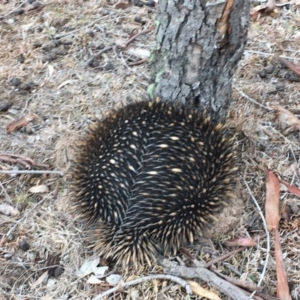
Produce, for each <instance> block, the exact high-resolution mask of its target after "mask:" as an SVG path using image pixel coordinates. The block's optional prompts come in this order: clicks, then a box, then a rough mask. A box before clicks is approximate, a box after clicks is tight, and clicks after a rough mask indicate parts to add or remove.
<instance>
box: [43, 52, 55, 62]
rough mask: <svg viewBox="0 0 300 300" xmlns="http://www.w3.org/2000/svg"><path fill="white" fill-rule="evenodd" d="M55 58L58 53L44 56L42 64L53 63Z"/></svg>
mask: <svg viewBox="0 0 300 300" xmlns="http://www.w3.org/2000/svg"><path fill="white" fill-rule="evenodd" d="M55 58H56V53H55V52H50V53H49V54H47V55H44V56H43V58H42V62H43V63H46V62H50V61H53V60H54V59H55Z"/></svg>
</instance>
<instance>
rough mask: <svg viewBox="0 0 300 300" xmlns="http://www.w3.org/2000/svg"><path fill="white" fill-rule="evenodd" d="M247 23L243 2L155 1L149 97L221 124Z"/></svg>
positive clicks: (240, 0)
mask: <svg viewBox="0 0 300 300" xmlns="http://www.w3.org/2000/svg"><path fill="white" fill-rule="evenodd" d="M248 23H249V2H248V0H211V1H206V0H161V1H159V4H158V14H157V29H156V42H157V46H156V49H155V51H154V53H153V56H152V71H153V75H152V82H153V84H151V85H149V87H148V93H149V95H150V97H151V98H156V97H159V98H161V99H163V100H169V101H178V102H181V103H187V104H189V105H193V106H194V105H196V106H200V107H201V108H205V109H207V110H208V111H209V112H210V113H211V115H212V116H213V117H216V118H219V119H221V120H224V118H225V116H226V112H227V110H228V108H229V105H230V102H231V85H232V77H233V74H234V71H235V69H236V66H237V63H238V62H239V60H240V59H241V57H242V54H243V50H244V47H245V44H246V39H247V31H248V25H249V24H248Z"/></svg>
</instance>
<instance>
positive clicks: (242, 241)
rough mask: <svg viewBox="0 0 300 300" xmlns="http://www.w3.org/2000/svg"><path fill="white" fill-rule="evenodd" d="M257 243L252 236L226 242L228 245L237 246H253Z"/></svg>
mask: <svg viewBox="0 0 300 300" xmlns="http://www.w3.org/2000/svg"><path fill="white" fill-rule="evenodd" d="M256 244H257V243H256V242H255V241H254V240H253V239H251V238H238V239H234V240H231V241H226V242H225V245H226V246H227V247H235V246H242V247H253V246H256Z"/></svg>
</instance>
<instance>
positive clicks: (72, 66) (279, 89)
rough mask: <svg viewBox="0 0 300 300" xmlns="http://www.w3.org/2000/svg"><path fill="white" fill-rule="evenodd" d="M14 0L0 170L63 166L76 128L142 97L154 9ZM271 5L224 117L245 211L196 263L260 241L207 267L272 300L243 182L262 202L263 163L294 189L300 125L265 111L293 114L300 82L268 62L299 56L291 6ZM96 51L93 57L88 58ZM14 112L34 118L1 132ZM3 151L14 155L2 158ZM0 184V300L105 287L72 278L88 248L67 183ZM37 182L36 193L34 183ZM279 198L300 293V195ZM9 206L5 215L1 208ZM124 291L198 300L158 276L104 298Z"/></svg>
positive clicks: (1, 88) (90, 293) (19, 178)
mask: <svg viewBox="0 0 300 300" xmlns="http://www.w3.org/2000/svg"><path fill="white" fill-rule="evenodd" d="M22 2H26V1H2V2H1V4H0V15H1V17H3V18H1V19H0V35H1V43H0V143H1V144H0V145H1V146H0V155H1V156H0V169H1V170H11V169H14V170H24V169H25V170H26V169H28V167H30V166H31V169H34V170H41V169H46V168H47V167H48V169H49V170H57V171H63V172H64V171H65V170H66V168H67V167H68V158H69V157H71V156H72V152H71V149H70V147H69V145H72V144H73V143H74V139H76V135H77V136H78V135H80V134H82V132H83V131H82V130H83V129H84V128H86V126H87V125H88V124H89V123H91V122H93V121H95V120H96V119H98V118H101V117H102V116H103V114H105V112H106V111H107V110H108V109H110V108H112V107H116V106H118V105H123V104H125V103H128V102H131V101H138V100H140V99H143V98H144V97H145V90H146V88H147V85H148V82H149V79H150V71H149V64H148V62H147V60H146V59H145V55H147V53H149V52H150V51H151V49H152V48H153V47H154V45H155V42H154V20H155V8H152V7H147V6H144V7H137V6H130V7H128V8H126V9H116V8H115V7H114V6H113V5H114V3H113V2H110V1H103V0H90V1H83V0H57V1H54V0H53V1H41V2H36V1H28V2H26V4H25V5H24V6H22V7H19V8H17V7H18V5H20V4H21V3H22ZM29 2H32V3H31V4H29ZM37 3H38V4H37ZM277 10H278V11H277V14H275V15H273V16H263V17H262V18H261V19H260V20H259V21H257V22H252V24H251V28H250V32H249V42H248V45H247V49H246V51H245V54H244V57H243V60H242V61H241V62H240V64H239V68H238V70H237V72H236V75H235V79H234V87H233V97H234V102H233V103H232V107H231V111H230V114H229V123H230V124H231V125H232V127H233V126H234V127H236V128H237V132H238V138H237V143H239V144H240V149H241V150H243V151H242V155H241V162H242V165H243V173H242V174H241V185H242V190H243V192H242V194H243V199H244V202H245V210H243V213H242V215H241V216H240V218H239V220H238V222H237V223H235V225H234V227H233V229H232V228H231V229H230V230H228V232H227V233H225V232H223V234H222V235H219V237H218V239H215V240H214V244H213V245H212V246H211V247H210V249H212V248H213V249H214V250H213V251H210V252H205V251H202V252H200V253H199V254H197V258H198V259H199V260H204V261H209V260H210V259H212V258H214V257H218V256H221V255H223V254H225V253H227V252H229V251H231V250H232V249H230V248H226V247H225V246H224V244H223V242H224V241H225V240H228V239H231V238H236V237H243V236H247V234H251V235H258V236H261V238H260V239H259V242H258V245H257V246H255V247H250V248H247V249H245V250H244V251H243V252H240V253H238V254H235V255H234V256H231V257H230V258H229V259H227V260H226V261H223V262H220V263H217V264H215V265H214V269H215V270H217V271H218V272H220V273H223V274H225V275H227V276H230V277H232V278H239V279H243V280H247V281H253V282H254V283H257V282H258V281H259V280H260V278H261V277H263V278H262V280H263V281H262V286H263V287H264V291H265V292H268V293H269V294H270V295H272V296H275V295H276V276H275V275H276V274H275V261H274V258H273V257H274V248H273V244H271V257H270V258H269V260H268V261H267V262H266V240H265V237H264V232H265V231H264V227H263V225H262V221H261V218H260V215H259V212H258V210H257V208H256V206H255V204H254V202H253V199H252V197H251V196H250V191H249V190H248V189H247V188H246V186H245V184H244V180H245V182H247V183H248V185H249V187H250V190H251V193H252V195H253V197H254V198H255V199H256V200H257V202H258V203H259V205H260V207H261V208H263V203H264V199H265V178H264V167H268V168H269V169H271V170H273V171H274V172H276V174H277V175H278V176H279V177H280V178H282V179H283V180H285V181H287V182H289V183H290V184H293V185H295V186H300V178H299V176H300V174H299V170H300V169H299V157H300V142H299V141H300V133H299V127H298V130H297V128H296V129H295V128H294V130H287V126H288V122H289V120H288V119H285V118H283V117H281V118H279V119H278V118H276V114H275V110H274V109H273V108H272V105H274V104H275V105H282V106H284V107H285V108H286V109H288V110H289V111H291V112H293V113H294V114H295V115H297V114H298V115H299V114H300V105H299V90H300V83H299V81H300V79H299V77H298V76H295V75H294V74H293V72H292V71H291V70H289V69H287V68H285V67H283V66H282V65H281V64H279V63H278V62H276V61H274V59H273V58H272V56H273V54H275V53H276V54H280V55H282V56H284V57H287V58H290V59H292V60H293V61H294V62H295V63H300V51H298V50H299V45H300V34H299V24H300V23H299V21H300V11H299V8H298V7H297V6H296V5H295V4H291V2H289V3H288V4H286V5H283V6H280V7H278V8H277ZM144 29H150V32H149V33H145V34H143V35H141V36H139V37H138V38H137V39H136V40H134V41H133V42H132V43H131V44H130V47H129V48H127V49H125V50H121V49H120V48H116V47H112V48H107V49H105V48H106V47H110V46H113V45H115V44H118V45H120V44H122V43H125V42H126V41H128V40H129V38H130V36H131V35H132V34H135V33H137V32H140V31H142V30H144ZM103 49H105V50H103ZM101 50H103V51H102V54H101V55H99V57H95V58H94V59H93V60H90V58H91V57H93V56H94V55H95V54H96V53H98V52H99V51H101ZM23 116H26V117H27V118H33V120H32V121H31V122H29V123H28V124H27V125H26V126H23V127H22V128H21V129H17V130H15V131H13V132H11V133H7V130H6V126H7V125H9V124H11V123H12V122H13V121H14V120H18V119H20V118H21V117H23ZM17 125H18V124H17ZM8 128H9V129H10V128H11V127H8ZM4 154H10V155H19V157H14V156H10V157H9V159H8V156H3V155H4ZM28 158H30V159H31V160H33V161H31V160H29V159H28ZM0 183H1V184H0V203H1V204H5V205H6V208H4V209H3V208H2V211H1V213H0V237H2V240H1V242H0V299H92V298H93V297H94V296H96V295H97V294H99V293H100V292H101V291H104V290H106V289H108V288H109V287H110V286H109V284H108V283H105V278H104V279H103V281H104V283H102V284H89V283H88V282H87V280H88V278H89V276H86V277H83V278H80V277H78V276H77V273H76V271H77V270H78V269H79V268H80V267H81V266H82V264H83V262H84V261H85V260H86V259H87V258H91V257H93V252H92V251H90V250H89V249H88V248H87V247H85V243H84V241H83V236H84V234H83V230H82V227H81V226H80V223H76V224H75V222H74V216H72V215H70V214H69V212H68V211H69V210H68V204H67V198H68V185H67V183H66V180H65V178H60V177H59V175H57V174H51V175H47V176H45V175H40V174H30V175H28V174H21V175H16V174H10V175H7V174H0ZM35 186H38V188H34V189H32V188H33V187H35ZM281 205H282V211H283V212H284V214H283V215H284V216H285V219H284V221H283V222H282V223H281V229H280V235H281V242H282V247H283V255H284V260H285V265H286V270H287V275H288V279H289V283H290V289H291V293H292V297H293V299H300V275H299V274H300V265H299V255H300V243H299V238H300V236H299V226H300V218H299V198H297V197H296V196H293V195H292V194H290V193H288V192H286V191H284V190H283V191H282V192H281ZM7 209H8V210H11V211H9V212H10V215H5V214H3V212H5V210H7ZM222 225H223V224H222ZM216 226H218V225H216ZM223 227H224V226H223ZM8 233H9V237H8V238H7V239H4V235H6V234H8ZM101 263H103V262H101ZM266 263H267V270H266V272H265V273H263V274H262V270H263V268H264V265H265V264H266ZM49 266H52V267H51V268H50V270H49ZM53 266H54V267H53ZM48 270H49V271H48ZM109 271H112V268H111V267H110V268H109ZM161 271H162V270H161V268H160V267H159V266H153V267H152V268H151V269H149V268H148V269H145V270H142V269H141V270H139V271H138V272H137V271H135V272H134V271H130V270H126V272H125V271H124V270H122V269H117V270H113V272H114V273H116V274H120V275H121V276H122V278H123V280H124V281H127V280H132V279H135V278H139V277H141V276H145V275H147V274H153V273H154V274H155V273H160V272H161ZM203 286H204V287H207V288H208V289H211V290H212V291H214V292H215V293H216V294H218V291H216V290H214V289H213V288H210V287H209V286H207V285H205V284H204V285H203ZM125 298H126V299H196V297H195V296H187V295H186V294H185V290H184V289H182V288H181V287H180V286H179V285H177V284H175V283H172V282H170V281H167V280H152V281H147V282H144V283H142V284H140V285H137V286H135V287H132V288H130V289H129V290H128V293H127V294H116V295H115V296H112V299H125ZM221 298H222V299H226V298H225V297H224V296H222V295H221ZM197 299H203V298H201V297H198V298H197Z"/></svg>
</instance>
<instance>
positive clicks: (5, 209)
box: [0, 203, 20, 217]
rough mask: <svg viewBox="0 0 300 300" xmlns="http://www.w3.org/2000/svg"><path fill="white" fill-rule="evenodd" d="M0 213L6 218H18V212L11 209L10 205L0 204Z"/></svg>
mask: <svg viewBox="0 0 300 300" xmlns="http://www.w3.org/2000/svg"><path fill="white" fill-rule="evenodd" d="M0 213H1V214H3V215H6V216H13V217H15V216H18V215H19V214H20V212H19V211H18V210H17V209H16V208H14V207H12V206H11V205H9V204H7V203H1V204H0Z"/></svg>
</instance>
